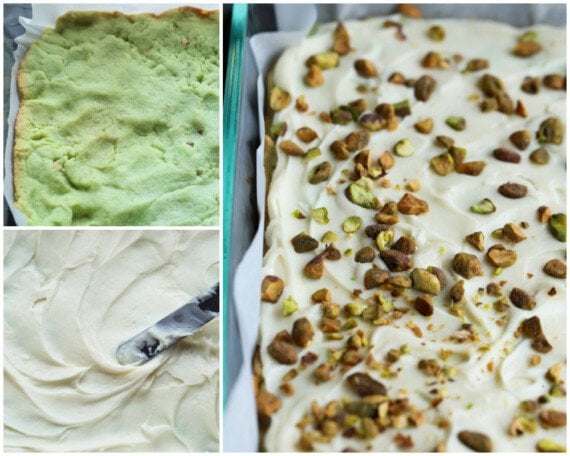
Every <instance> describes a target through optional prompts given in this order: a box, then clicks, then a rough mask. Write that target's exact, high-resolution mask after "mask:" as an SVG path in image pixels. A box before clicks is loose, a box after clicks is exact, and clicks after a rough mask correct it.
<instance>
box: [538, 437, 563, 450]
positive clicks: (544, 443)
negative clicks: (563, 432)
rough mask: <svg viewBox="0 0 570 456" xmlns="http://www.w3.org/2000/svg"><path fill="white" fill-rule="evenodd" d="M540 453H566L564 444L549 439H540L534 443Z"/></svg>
mask: <svg viewBox="0 0 570 456" xmlns="http://www.w3.org/2000/svg"><path fill="white" fill-rule="evenodd" d="M536 449H537V450H538V451H540V452H541V453H566V446H565V445H563V444H561V443H558V442H555V441H554V440H550V439H541V440H539V441H538V443H537V444H536Z"/></svg>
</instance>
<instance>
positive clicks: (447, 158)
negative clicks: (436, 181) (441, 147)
mask: <svg viewBox="0 0 570 456" xmlns="http://www.w3.org/2000/svg"><path fill="white" fill-rule="evenodd" d="M430 166H431V168H432V169H433V170H434V171H435V172H436V173H437V174H439V175H440V176H447V175H448V174H451V173H452V172H453V169H454V166H455V165H454V162H453V158H452V157H451V155H450V154H449V153H448V152H445V153H443V154H440V155H437V156H435V157H433V158H432V159H431V160H430Z"/></svg>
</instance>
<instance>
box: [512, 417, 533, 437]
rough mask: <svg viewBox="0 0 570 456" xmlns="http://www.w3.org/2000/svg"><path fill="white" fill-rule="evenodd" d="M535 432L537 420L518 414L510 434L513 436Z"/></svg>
mask: <svg viewBox="0 0 570 456" xmlns="http://www.w3.org/2000/svg"><path fill="white" fill-rule="evenodd" d="M535 432H536V424H535V422H534V421H532V420H530V419H528V418H526V417H524V416H517V417H516V418H515V419H514V421H513V422H512V424H511V427H510V428H509V434H510V435H512V436H513V437H517V436H520V435H523V434H524V433H530V434H534V433H535Z"/></svg>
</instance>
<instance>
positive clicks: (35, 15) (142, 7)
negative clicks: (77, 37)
mask: <svg viewBox="0 0 570 456" xmlns="http://www.w3.org/2000/svg"><path fill="white" fill-rule="evenodd" d="M181 6H194V7H196V8H201V9H217V8H218V6H217V5H216V4H200V5H192V4H189V5H186V4H179V3H178V4H176V3H171V4H168V3H164V4H141V3H139V4H135V3H132V4H127V3H125V4H105V3H92V4H89V3H77V4H72V3H69V4H32V17H31V18H26V17H20V24H22V26H23V27H24V30H25V32H24V34H23V35H20V36H19V37H18V38H16V39H15V42H16V43H17V44H18V47H17V48H16V51H15V52H14V60H15V62H14V66H13V67H12V73H11V80H10V100H9V102H10V110H9V113H8V132H7V134H6V148H5V149H4V170H5V176H4V196H5V197H6V201H7V203H8V207H9V208H10V211H11V212H12V214H13V216H14V220H15V221H16V224H17V225H26V216H25V215H24V214H23V213H22V212H20V211H19V210H18V209H16V205H15V204H14V181H13V168H12V149H13V146H14V124H15V122H16V115H17V114H18V108H19V105H20V99H19V97H18V87H17V80H16V76H17V73H18V68H19V67H20V62H21V61H22V58H23V57H24V55H25V54H26V52H27V51H28V49H29V47H30V45H31V44H32V43H33V42H34V41H36V40H38V39H39V38H40V37H41V36H42V33H43V32H44V30H46V29H47V28H53V27H55V23H56V21H57V18H58V17H60V16H62V15H63V14H65V13H67V12H68V11H78V10H83V11H111V12H112V11H119V12H121V13H127V14H136V13H155V14H159V13H162V12H164V11H167V10H169V9H173V8H179V7H181Z"/></svg>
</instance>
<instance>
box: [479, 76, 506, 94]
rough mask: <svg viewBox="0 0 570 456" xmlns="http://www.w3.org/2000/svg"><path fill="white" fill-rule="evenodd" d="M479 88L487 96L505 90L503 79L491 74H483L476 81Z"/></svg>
mask: <svg viewBox="0 0 570 456" xmlns="http://www.w3.org/2000/svg"><path fill="white" fill-rule="evenodd" d="M478 85H479V88H480V89H481V90H482V91H483V93H484V94H485V95H487V96H488V97H492V98H494V97H496V96H497V95H499V94H500V93H503V92H504V91H505V86H504V84H503V81H501V80H500V79H499V78H498V77H496V76H493V75H491V74H484V75H483V76H482V77H481V79H479V82H478Z"/></svg>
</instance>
